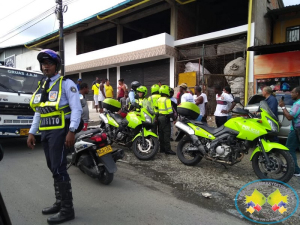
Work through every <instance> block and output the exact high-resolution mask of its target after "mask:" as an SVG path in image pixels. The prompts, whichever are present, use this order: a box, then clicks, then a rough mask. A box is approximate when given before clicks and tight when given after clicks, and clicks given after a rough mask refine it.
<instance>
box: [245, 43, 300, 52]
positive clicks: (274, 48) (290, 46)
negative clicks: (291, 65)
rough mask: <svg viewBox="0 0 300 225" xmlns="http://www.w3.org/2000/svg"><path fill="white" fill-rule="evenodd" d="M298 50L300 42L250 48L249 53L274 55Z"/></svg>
mask: <svg viewBox="0 0 300 225" xmlns="http://www.w3.org/2000/svg"><path fill="white" fill-rule="evenodd" d="M298 50H300V41H294V42H284V43H277V44H271V45H259V46H251V47H249V48H248V51H254V52H260V53H262V54H272V53H280V52H289V51H298Z"/></svg>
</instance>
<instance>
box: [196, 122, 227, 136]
mask: <svg viewBox="0 0 300 225" xmlns="http://www.w3.org/2000/svg"><path fill="white" fill-rule="evenodd" d="M199 127H201V128H202V129H204V130H206V131H207V132H209V133H211V134H213V135H215V134H217V133H219V132H220V131H222V130H224V128H225V127H224V126H220V127H218V128H214V127H209V126H206V125H204V124H203V125H200V126H199Z"/></svg>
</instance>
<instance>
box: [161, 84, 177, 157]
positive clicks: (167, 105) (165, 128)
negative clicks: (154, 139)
mask: <svg viewBox="0 0 300 225" xmlns="http://www.w3.org/2000/svg"><path fill="white" fill-rule="evenodd" d="M159 94H160V95H161V97H160V98H159V99H158V100H157V107H158V113H159V115H158V134H159V135H158V136H159V142H160V152H164V153H165V154H171V155H176V153H175V152H173V151H172V150H171V143H170V136H171V124H170V118H172V119H174V118H173V117H174V115H173V109H172V103H171V100H170V98H169V96H170V87H169V86H167V85H162V86H161V87H160V88H159Z"/></svg>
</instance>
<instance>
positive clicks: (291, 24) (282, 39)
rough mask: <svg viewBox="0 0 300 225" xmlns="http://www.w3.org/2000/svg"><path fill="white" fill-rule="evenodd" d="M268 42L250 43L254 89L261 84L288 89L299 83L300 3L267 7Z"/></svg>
mask: <svg viewBox="0 0 300 225" xmlns="http://www.w3.org/2000/svg"><path fill="white" fill-rule="evenodd" d="M265 17H266V18H268V19H269V21H270V25H271V26H270V31H271V33H272V36H271V44H270V45H261V46H253V47H250V48H249V51H255V54H256V55H255V56H254V81H255V82H254V83H255V85H254V92H255V93H261V92H262V89H263V88H264V87H265V86H270V87H272V88H273V90H274V91H277V92H282V91H283V92H289V91H291V90H292V89H293V88H295V87H296V86H299V85H300V5H295V6H289V7H285V8H280V9H274V10H270V11H268V13H267V14H266V15H265Z"/></svg>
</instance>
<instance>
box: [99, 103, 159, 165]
mask: <svg viewBox="0 0 300 225" xmlns="http://www.w3.org/2000/svg"><path fill="white" fill-rule="evenodd" d="M133 107H135V108H139V111H138V112H137V111H130V112H128V113H127V115H126V117H125V118H123V117H122V116H121V115H120V114H118V113H117V112H118V111H119V110H120V109H121V103H120V102H118V101H117V100H114V99H105V100H104V101H103V108H104V110H103V113H100V118H101V122H100V128H102V129H104V131H105V132H106V133H107V135H108V137H109V138H110V139H111V141H113V142H115V143H116V144H118V145H122V146H127V147H132V149H133V153H134V155H135V156H136V157H137V158H138V159H140V160H150V159H152V158H153V157H154V156H155V155H156V154H157V152H158V150H159V141H158V137H157V135H156V134H155V133H153V132H152V131H150V129H151V127H152V125H153V123H154V120H155V113H154V110H153V107H152V104H151V102H149V101H148V100H146V99H145V100H144V101H143V102H142V104H141V106H140V105H139V104H137V103H134V104H133Z"/></svg>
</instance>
